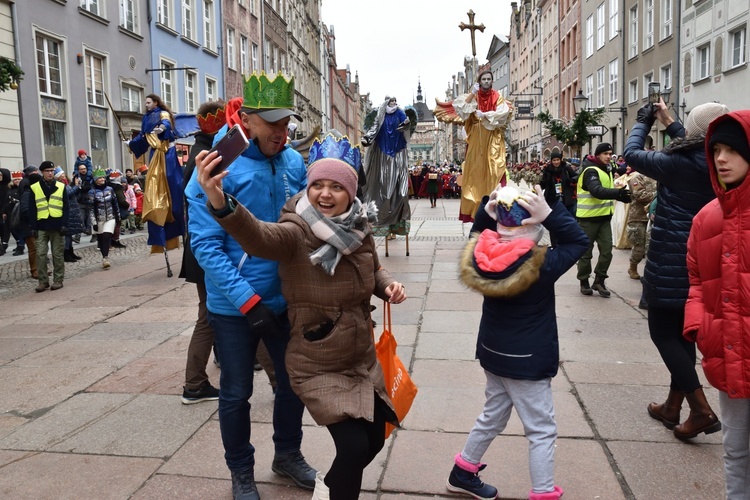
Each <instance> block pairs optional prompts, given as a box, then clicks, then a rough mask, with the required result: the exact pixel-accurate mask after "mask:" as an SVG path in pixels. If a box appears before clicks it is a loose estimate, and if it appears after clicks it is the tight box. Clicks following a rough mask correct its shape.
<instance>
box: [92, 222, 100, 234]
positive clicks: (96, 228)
mask: <svg viewBox="0 0 750 500" xmlns="http://www.w3.org/2000/svg"><path fill="white" fill-rule="evenodd" d="M91 229H93V230H94V232H95V233H98V232H99V224H94V225H93V226H91Z"/></svg>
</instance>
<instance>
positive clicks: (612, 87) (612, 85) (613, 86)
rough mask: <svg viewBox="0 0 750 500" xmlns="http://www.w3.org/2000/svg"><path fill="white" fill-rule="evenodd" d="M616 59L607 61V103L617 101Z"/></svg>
mask: <svg viewBox="0 0 750 500" xmlns="http://www.w3.org/2000/svg"><path fill="white" fill-rule="evenodd" d="M617 71H618V68H617V59H615V60H614V61H610V63H609V103H610V104H612V103H613V102H617V100H618V99H619V97H618V95H617Z"/></svg>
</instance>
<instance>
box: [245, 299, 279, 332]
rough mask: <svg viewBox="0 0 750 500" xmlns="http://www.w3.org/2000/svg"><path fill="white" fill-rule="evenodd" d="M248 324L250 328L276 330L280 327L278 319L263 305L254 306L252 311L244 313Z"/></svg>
mask: <svg viewBox="0 0 750 500" xmlns="http://www.w3.org/2000/svg"><path fill="white" fill-rule="evenodd" d="M245 317H247V321H248V323H250V326H251V327H252V328H263V329H266V328H273V329H275V330H277V329H278V328H279V327H280V326H281V325H280V324H279V318H278V317H277V316H276V314H275V313H274V312H273V311H272V310H271V309H270V308H269V307H268V306H264V305H263V304H260V303H259V304H255V305H254V306H253V308H252V309H250V310H249V311H248V312H246V313H245Z"/></svg>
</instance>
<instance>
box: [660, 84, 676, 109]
mask: <svg viewBox="0 0 750 500" xmlns="http://www.w3.org/2000/svg"><path fill="white" fill-rule="evenodd" d="M660 95H661V100H662V101H664V104H666V105H667V107H669V96H671V95H672V87H666V88H664V89H663V90H662V91H661V94H660ZM672 108H674V104H672Z"/></svg>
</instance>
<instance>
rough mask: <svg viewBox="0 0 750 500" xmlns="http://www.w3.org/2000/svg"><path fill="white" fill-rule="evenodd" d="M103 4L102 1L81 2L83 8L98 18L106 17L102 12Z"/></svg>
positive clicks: (88, 0)
mask: <svg viewBox="0 0 750 500" xmlns="http://www.w3.org/2000/svg"><path fill="white" fill-rule="evenodd" d="M103 3H104V2H102V0H81V8H82V9H85V10H87V11H89V12H91V13H92V14H95V15H97V16H101V17H104V12H102V8H103V5H102V4H103Z"/></svg>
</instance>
